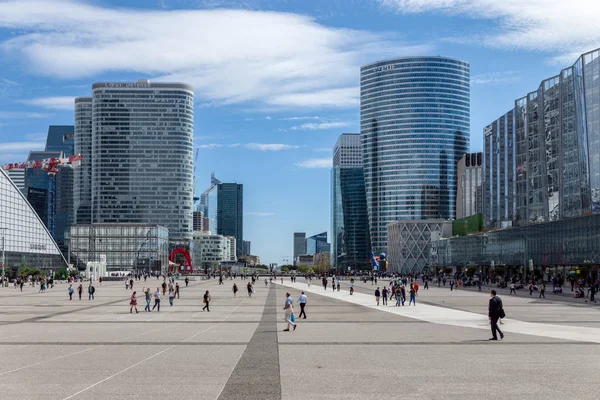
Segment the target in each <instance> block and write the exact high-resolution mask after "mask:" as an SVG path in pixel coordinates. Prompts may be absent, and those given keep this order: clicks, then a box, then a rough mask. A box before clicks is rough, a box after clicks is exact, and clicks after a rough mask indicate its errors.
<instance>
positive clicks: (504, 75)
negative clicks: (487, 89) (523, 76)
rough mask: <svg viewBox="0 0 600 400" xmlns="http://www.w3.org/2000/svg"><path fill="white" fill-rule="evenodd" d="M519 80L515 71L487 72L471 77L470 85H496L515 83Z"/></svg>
mask: <svg viewBox="0 0 600 400" xmlns="http://www.w3.org/2000/svg"><path fill="white" fill-rule="evenodd" d="M519 79H520V77H519V76H518V75H517V73H516V72H515V71H503V72H489V73H485V74H478V75H473V76H471V85H496V84H500V83H511V82H516V81H518V80H519Z"/></svg>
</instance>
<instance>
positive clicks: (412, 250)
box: [387, 219, 452, 274]
mask: <svg viewBox="0 0 600 400" xmlns="http://www.w3.org/2000/svg"><path fill="white" fill-rule="evenodd" d="M388 235H389V236H388V238H389V239H388V240H389V244H388V247H389V252H388V254H387V256H388V264H387V269H388V271H390V272H396V273H403V274H408V273H421V272H427V271H428V269H429V267H430V263H429V257H430V251H431V242H432V240H437V239H439V238H440V237H450V236H452V221H446V220H442V219H438V220H434V219H429V220H406V221H396V222H393V223H391V224H390V225H388Z"/></svg>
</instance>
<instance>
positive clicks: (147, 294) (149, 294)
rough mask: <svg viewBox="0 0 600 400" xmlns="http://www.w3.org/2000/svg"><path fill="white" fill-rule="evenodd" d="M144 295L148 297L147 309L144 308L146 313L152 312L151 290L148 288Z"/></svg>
mask: <svg viewBox="0 0 600 400" xmlns="http://www.w3.org/2000/svg"><path fill="white" fill-rule="evenodd" d="M144 294H145V296H146V307H145V308H144V311H148V312H150V311H151V310H150V302H151V301H152V294H151V293H150V288H147V289H146V291H145V292H144Z"/></svg>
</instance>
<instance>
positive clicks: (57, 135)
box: [46, 125, 75, 157]
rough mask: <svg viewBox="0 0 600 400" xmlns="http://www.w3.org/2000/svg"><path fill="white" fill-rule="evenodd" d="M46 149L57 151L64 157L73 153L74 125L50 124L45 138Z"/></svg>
mask: <svg viewBox="0 0 600 400" xmlns="http://www.w3.org/2000/svg"><path fill="white" fill-rule="evenodd" d="M46 151H59V152H62V153H64V155H65V157H71V156H72V155H73V154H75V127H74V126H73V125H50V126H49V127H48V137H47V138H46Z"/></svg>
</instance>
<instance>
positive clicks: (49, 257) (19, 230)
mask: <svg viewBox="0 0 600 400" xmlns="http://www.w3.org/2000/svg"><path fill="white" fill-rule="evenodd" d="M1 238H3V239H1ZM0 245H2V246H3V248H0V251H1V250H4V253H5V270H6V274H7V275H10V276H13V277H14V276H16V274H17V269H18V268H19V266H28V267H37V268H43V269H52V270H55V271H56V270H58V269H61V268H66V267H67V261H66V260H65V258H64V257H63V256H62V254H61V252H60V249H59V248H58V246H57V245H56V242H55V241H54V239H52V236H51V235H50V232H49V231H48V229H46V226H45V225H44V223H43V221H42V220H41V219H40V217H39V216H38V214H37V213H36V212H35V210H34V209H33V207H32V206H31V205H30V204H29V202H28V201H27V199H26V198H25V196H24V195H23V193H21V191H20V190H19V188H18V187H17V186H16V185H15V184H14V183H13V181H12V180H11V179H10V178H9V177H8V175H7V173H6V172H5V171H4V170H2V169H0Z"/></svg>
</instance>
